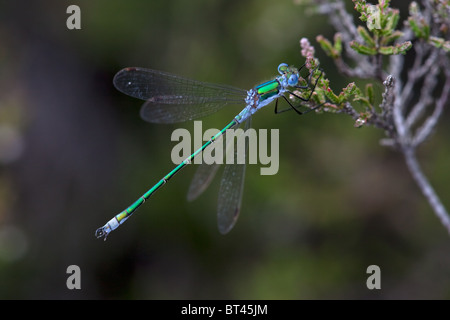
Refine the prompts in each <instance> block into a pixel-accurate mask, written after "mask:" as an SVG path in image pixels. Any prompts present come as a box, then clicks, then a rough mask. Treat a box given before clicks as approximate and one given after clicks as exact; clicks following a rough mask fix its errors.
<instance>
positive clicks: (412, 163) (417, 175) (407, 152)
mask: <svg viewBox="0 0 450 320" xmlns="http://www.w3.org/2000/svg"><path fill="white" fill-rule="evenodd" d="M402 152H403V155H404V157H405V161H406V164H407V166H408V169H409V171H410V172H411V175H412V176H413V178H414V180H415V181H416V183H417V185H418V186H419V188H420V190H421V191H422V193H423V195H424V196H425V198H426V199H427V200H428V203H429V204H430V206H431V208H432V209H433V211H434V212H435V214H436V215H437V217H438V218H439V220H440V221H441V223H442V224H443V225H444V227H445V228H446V229H447V232H448V233H449V234H450V218H449V215H448V213H447V210H446V209H445V207H444V205H443V204H442V202H441V200H440V199H439V197H438V196H437V194H436V192H435V191H434V189H433V187H432V186H431V184H430V183H429V182H428V179H427V178H426V176H425V175H424V174H423V172H422V169H421V168H420V165H419V163H418V161H417V158H416V155H415V153H414V147H412V146H410V147H404V148H403V149H402Z"/></svg>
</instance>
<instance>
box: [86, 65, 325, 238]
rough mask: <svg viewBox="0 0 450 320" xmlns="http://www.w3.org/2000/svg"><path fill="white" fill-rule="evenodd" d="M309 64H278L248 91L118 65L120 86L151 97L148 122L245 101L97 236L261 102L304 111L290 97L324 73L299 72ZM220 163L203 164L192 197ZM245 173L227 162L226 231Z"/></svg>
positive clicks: (305, 96) (304, 94)
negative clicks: (280, 101)
mask: <svg viewBox="0 0 450 320" xmlns="http://www.w3.org/2000/svg"><path fill="white" fill-rule="evenodd" d="M304 66H305V65H303V66H302V67H300V68H299V69H297V68H295V67H292V66H288V65H287V64H286V63H282V64H280V65H279V66H278V72H279V74H280V75H279V76H277V77H275V78H274V79H272V80H270V81H267V82H264V83H262V84H260V85H257V86H255V87H254V88H253V89H250V90H248V91H245V90H242V89H238V88H234V87H230V86H224V85H217V84H211V83H205V82H201V81H196V80H191V79H187V78H184V77H180V76H177V75H173V74H170V73H166V72H161V71H156V70H150V69H144V68H125V69H122V70H121V71H119V72H118V73H117V74H116V75H115V77H114V85H115V87H116V88H117V89H118V90H119V91H121V92H123V93H125V94H127V95H130V96H132V97H135V98H138V99H142V100H146V102H145V103H144V105H143V106H142V108H141V117H142V118H143V119H144V120H146V121H148V122H152V123H176V122H182V121H187V120H193V119H197V118H200V117H204V116H207V115H209V114H212V113H214V112H216V111H218V110H219V109H221V108H223V107H224V106H226V105H230V104H245V108H244V109H243V110H242V111H241V112H240V113H239V114H238V115H237V116H235V117H234V118H233V120H231V122H230V123H228V124H227V125H226V126H225V127H224V128H223V129H222V130H221V131H219V132H218V133H217V134H216V135H214V136H213V137H211V139H210V140H209V141H207V142H206V143H205V144H204V145H203V146H202V147H201V148H199V149H197V150H196V151H195V152H194V153H192V154H191V155H190V156H189V157H187V158H186V159H185V160H184V161H183V162H181V163H180V164H179V165H178V166H176V167H175V168H174V169H173V170H172V171H170V172H169V173H168V174H166V175H165V176H164V177H163V178H162V179H161V180H159V182H158V183H156V184H155V185H154V186H153V187H152V188H151V189H150V190H148V191H147V192H146V193H144V194H143V195H142V196H141V197H140V198H139V199H138V200H137V201H136V202H134V203H133V204H132V205H131V206H129V207H128V208H127V209H125V210H124V211H122V212H121V213H119V214H118V215H116V216H115V217H114V218H112V219H111V220H110V221H108V222H107V223H106V224H105V225H104V226H103V227H101V228H99V229H97V231H96V232H95V236H96V237H97V238H101V237H105V240H106V237H107V236H108V234H109V233H110V232H111V231H113V230H115V229H116V228H118V227H119V226H120V225H121V224H122V223H124V222H125V221H126V220H127V219H128V218H129V217H130V216H131V215H132V214H133V213H134V212H135V211H136V209H137V208H139V207H140V206H141V205H142V204H143V203H144V202H145V201H146V200H147V199H148V198H150V196H151V195H152V194H153V193H155V192H156V190H158V189H159V188H161V187H162V186H163V185H164V184H166V182H167V181H169V180H170V178H172V177H173V176H174V175H175V174H176V173H177V172H178V171H180V170H181V169H182V168H184V167H185V166H186V165H188V164H190V163H191V162H192V160H193V159H194V157H195V156H196V155H198V154H201V153H202V152H203V151H204V150H205V149H206V148H207V147H208V146H209V145H211V144H212V143H214V142H215V141H217V140H218V139H219V138H224V140H225V139H226V132H227V130H228V129H232V128H233V129H235V128H237V127H239V126H240V125H241V124H242V123H244V127H245V130H247V129H248V128H250V122H251V121H250V120H251V116H252V115H253V114H254V113H255V112H256V111H258V110H259V109H261V108H262V107H264V106H266V105H268V104H269V103H271V102H273V101H275V113H280V112H283V111H287V110H291V109H292V110H294V111H295V112H297V113H298V114H302V112H301V111H300V110H299V109H298V107H299V106H294V105H293V103H292V102H291V100H295V99H299V100H301V101H305V102H307V101H309V100H310V98H311V96H312V94H313V92H314V90H315V87H316V85H317V82H318V80H319V78H320V77H321V76H322V70H321V69H318V68H315V69H313V70H311V71H310V72H309V73H308V74H307V76H306V77H305V78H302V77H301V75H300V72H301V70H302V69H303V68H304ZM314 75H317V77H316V80H315V81H312V80H313V78H314ZM312 82H314V83H312ZM279 98H283V99H284V100H285V101H286V102H287V103H288V104H289V106H290V107H289V108H287V109H284V110H278V99H279ZM320 106H321V105H317V106H315V107H314V108H310V109H308V110H309V111H310V110H314V109H316V108H318V107H320ZM230 143H234V142H231V141H227V142H226V143H224V145H225V146H226V145H227V144H230ZM217 168H218V165H217V164H212V165H206V164H201V165H200V167H199V168H198V169H197V172H196V173H195V175H194V178H193V181H192V183H191V186H190V188H189V191H188V199H190V200H192V199H194V198H196V197H197V196H198V195H200V194H201V193H202V192H203V191H204V190H205V189H206V187H207V186H208V185H209V183H210V182H211V180H212V178H213V176H214V175H215V173H216V171H217ZM244 175H245V163H244V164H238V163H236V162H233V163H227V164H226V165H225V169H224V172H223V176H222V180H221V183H220V191H219V199H218V209H217V218H218V227H219V231H220V232H221V233H222V234H225V233H227V232H229V231H230V230H231V229H232V228H233V226H234V224H235V223H236V220H237V218H238V216H239V212H240V208H241V202H242V191H243V186H244Z"/></svg>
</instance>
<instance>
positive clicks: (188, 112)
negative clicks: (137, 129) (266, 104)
mask: <svg viewBox="0 0 450 320" xmlns="http://www.w3.org/2000/svg"><path fill="white" fill-rule="evenodd" d="M114 86H115V87H116V88H117V89H118V90H119V91H121V92H123V93H125V94H127V95H130V96H132V97H135V98H138V99H142V100H146V102H145V104H144V105H143V106H142V109H141V117H142V118H143V119H144V120H146V121H149V122H153V123H175V122H182V121H187V120H193V119H197V118H201V117H204V116H207V115H210V114H212V113H215V112H216V111H218V110H219V109H221V108H223V107H224V106H226V105H228V104H241V105H243V104H245V101H244V100H245V97H246V94H247V92H246V91H245V90H242V89H238V88H234V87H231V86H225V85H218V84H212V83H207V82H202V81H197V80H192V79H187V78H184V77H180V76H177V75H174V74H170V73H166V72H162V71H156V70H151V69H145V68H125V69H122V70H120V71H119V72H118V73H117V74H116V75H115V76H114Z"/></svg>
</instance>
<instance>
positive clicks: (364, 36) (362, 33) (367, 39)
mask: <svg viewBox="0 0 450 320" xmlns="http://www.w3.org/2000/svg"><path fill="white" fill-rule="evenodd" d="M357 31H358V33H359V35H360V36H361V38H362V39H363V40H364V41H365V42H366V43H367V45H368V46H369V47H375V46H376V44H375V40H374V39H373V38H372V36H371V35H370V34H369V32H367V30H366V28H364V27H361V26H358V29H357Z"/></svg>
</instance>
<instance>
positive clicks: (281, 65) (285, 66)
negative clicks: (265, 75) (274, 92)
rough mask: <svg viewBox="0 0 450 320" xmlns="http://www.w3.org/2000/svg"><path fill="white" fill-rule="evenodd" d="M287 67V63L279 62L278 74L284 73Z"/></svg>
mask: <svg viewBox="0 0 450 320" xmlns="http://www.w3.org/2000/svg"><path fill="white" fill-rule="evenodd" d="M288 67H289V66H288V65H287V63H281V64H280V65H279V66H278V72H279V73H280V74H284V73H286V71H287V69H288Z"/></svg>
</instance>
